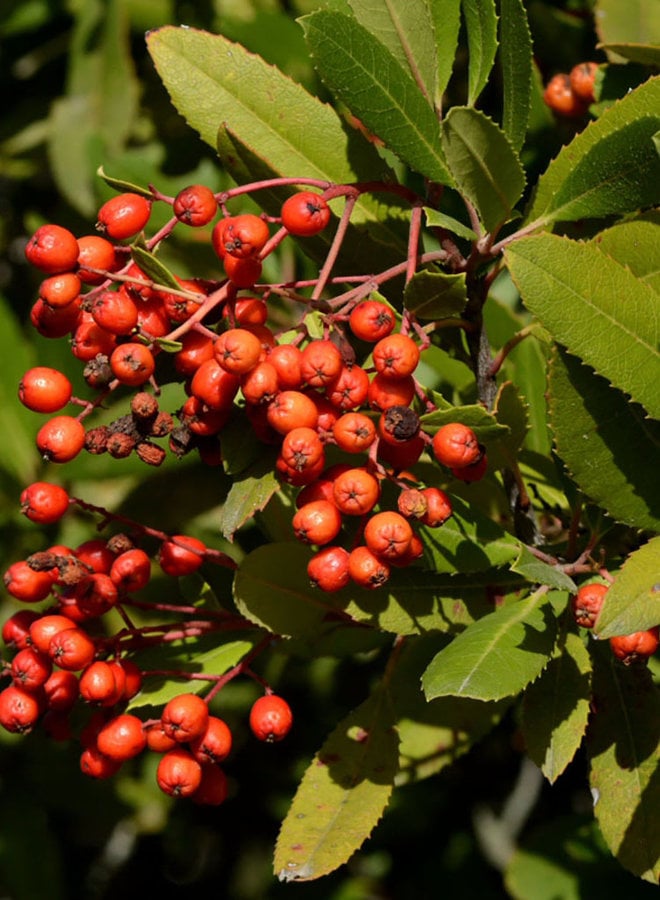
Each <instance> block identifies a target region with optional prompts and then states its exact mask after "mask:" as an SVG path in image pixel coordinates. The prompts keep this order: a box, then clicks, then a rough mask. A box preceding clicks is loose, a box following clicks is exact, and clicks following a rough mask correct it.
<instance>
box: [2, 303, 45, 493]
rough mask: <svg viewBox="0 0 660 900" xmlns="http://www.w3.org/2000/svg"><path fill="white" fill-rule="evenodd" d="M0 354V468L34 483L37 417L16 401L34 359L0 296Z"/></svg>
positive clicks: (17, 477)
mask: <svg viewBox="0 0 660 900" xmlns="http://www.w3.org/2000/svg"><path fill="white" fill-rule="evenodd" d="M0 355H1V356H2V378H1V379H0V429H2V436H3V438H2V441H1V442H0V466H2V468H3V469H4V470H5V471H6V472H8V473H9V474H10V475H11V477H12V478H14V479H15V480H16V481H17V482H19V484H21V485H25V484H29V483H30V482H32V481H34V479H35V477H36V475H37V472H38V469H39V465H40V463H41V460H40V458H39V451H38V450H37V448H36V445H35V442H34V436H35V434H36V432H37V429H38V428H39V424H38V417H37V416H36V415H35V414H34V413H33V412H30V411H29V410H28V409H26V408H25V407H24V406H22V405H21V404H20V403H19V402H18V400H17V392H18V385H19V383H20V380H21V378H22V377H23V375H24V374H25V373H26V372H27V370H28V369H29V368H30V367H31V366H33V365H34V364H35V358H34V353H33V352H32V348H31V347H30V345H29V344H28V342H27V341H26V340H25V336H24V334H23V333H22V331H21V329H20V328H19V324H18V320H17V318H16V316H14V314H13V313H12V311H11V309H10V307H9V305H8V304H7V302H6V301H5V299H4V298H3V297H0ZM19 493H20V491H19ZM16 496H17V497H18V494H17V495H16Z"/></svg>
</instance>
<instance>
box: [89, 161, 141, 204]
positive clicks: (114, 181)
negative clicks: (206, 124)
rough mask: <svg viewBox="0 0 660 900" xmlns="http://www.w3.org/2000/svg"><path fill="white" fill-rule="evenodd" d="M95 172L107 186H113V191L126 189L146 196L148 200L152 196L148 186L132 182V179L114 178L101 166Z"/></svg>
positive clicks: (124, 190) (121, 191)
mask: <svg viewBox="0 0 660 900" xmlns="http://www.w3.org/2000/svg"><path fill="white" fill-rule="evenodd" d="M96 174H97V175H98V176H99V178H102V179H103V181H105V183H106V184H107V185H108V186H109V187H111V188H114V190H115V191H119V192H120V193H123V192H126V191H128V192H129V193H131V194H139V195H140V196H141V197H147V198H148V199H149V200H150V199H151V198H152V197H153V194H152V193H151V191H150V190H149V188H144V187H142V186H141V185H139V184H134V183H133V182H132V181H125V180H124V179H123V178H114V177H113V176H112V175H108V173H107V172H106V171H105V169H104V167H103V166H99V167H98V169H97V170H96Z"/></svg>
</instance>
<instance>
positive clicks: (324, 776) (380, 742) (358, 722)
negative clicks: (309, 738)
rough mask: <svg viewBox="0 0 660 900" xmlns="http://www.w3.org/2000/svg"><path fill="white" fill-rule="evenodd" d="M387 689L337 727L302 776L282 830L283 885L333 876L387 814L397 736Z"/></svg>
mask: <svg viewBox="0 0 660 900" xmlns="http://www.w3.org/2000/svg"><path fill="white" fill-rule="evenodd" d="M393 724H394V723H393V715H392V709H391V706H390V703H389V700H388V697H387V694H386V692H385V691H384V690H382V689H378V690H376V691H375V692H374V693H373V694H372V695H371V697H369V699H368V700H366V701H365V702H364V703H362V704H361V705H360V706H359V707H358V708H357V709H356V710H354V711H353V712H352V713H350V715H348V716H347V717H346V718H345V719H344V720H343V721H341V722H340V723H339V725H337V727H336V728H335V730H334V731H333V732H332V734H331V735H330V736H329V737H328V739H327V740H326V742H325V743H324V744H323V746H322V747H321V749H320V750H319V752H318V754H317V755H316V756H315V757H314V760H313V761H312V763H311V765H310V767H309V768H308V769H307V771H306V772H305V774H304V776H303V779H302V781H301V782H300V785H299V786H298V790H297V792H296V795H295V797H294V798H293V802H292V804H291V808H290V810H289V812H288V814H287V816H286V818H285V820H284V822H283V823H282V827H281V829H280V833H279V836H278V838H277V846H276V848H275V859H274V869H275V873H276V874H277V875H278V876H279V878H280V880H281V881H309V880H311V879H314V878H320V877H321V876H322V875H327V874H328V873H329V872H333V871H334V870H335V869H337V868H338V867H339V866H341V865H343V863H345V862H347V861H348V860H349V859H350V857H351V856H352V855H353V853H354V852H355V851H356V850H357V849H359V847H361V846H362V844H363V843H364V841H365V840H366V839H367V838H368V837H369V835H370V834H371V832H372V830H373V828H374V827H375V825H376V824H377V823H378V820H379V819H380V818H381V816H382V814H383V810H384V809H385V807H386V805H387V803H388V801H389V798H390V794H391V793H392V787H393V782H394V776H395V775H396V770H397V762H398V737H397V734H396V731H395V729H394V727H393Z"/></svg>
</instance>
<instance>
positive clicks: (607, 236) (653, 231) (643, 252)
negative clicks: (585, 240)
mask: <svg viewBox="0 0 660 900" xmlns="http://www.w3.org/2000/svg"><path fill="white" fill-rule="evenodd" d="M592 243H593V244H594V245H595V246H596V247H597V248H598V249H599V250H600V251H601V253H607V255H608V256H611V257H612V258H613V259H615V260H616V261H617V262H618V263H620V264H621V265H622V266H626V267H627V268H628V269H630V271H631V272H632V273H633V275H635V276H636V277H637V278H639V279H640V281H643V282H644V283H645V284H648V286H649V287H650V288H653V290H654V291H655V292H656V294H658V295H660V253H658V246H660V212H658V211H657V210H652V211H650V212H647V213H642V214H641V215H640V216H637V217H636V218H634V219H628V220H626V221H625V222H619V223H618V224H617V225H613V226H612V227H611V228H607V229H605V231H601V232H600V233H599V234H598V235H597V236H596V237H595V238H593V239H592Z"/></svg>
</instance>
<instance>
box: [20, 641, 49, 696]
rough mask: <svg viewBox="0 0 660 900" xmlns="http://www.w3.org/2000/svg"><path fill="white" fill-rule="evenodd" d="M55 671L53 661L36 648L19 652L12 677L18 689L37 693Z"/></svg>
mask: <svg viewBox="0 0 660 900" xmlns="http://www.w3.org/2000/svg"><path fill="white" fill-rule="evenodd" d="M52 671H53V663H52V662H51V660H50V659H49V658H48V657H47V656H45V655H44V654H43V653H40V652H39V651H38V650H37V649H35V648H34V647H26V648H25V649H24V650H19V651H18V653H17V654H16V656H15V657H14V658H13V660H12V663H11V676H12V679H13V681H14V684H15V685H16V687H20V688H22V689H23V690H24V691H31V692H33V691H36V690H38V689H39V688H41V687H43V686H44V684H45V683H46V682H47V681H48V678H49V677H50V673H51V672H52Z"/></svg>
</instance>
